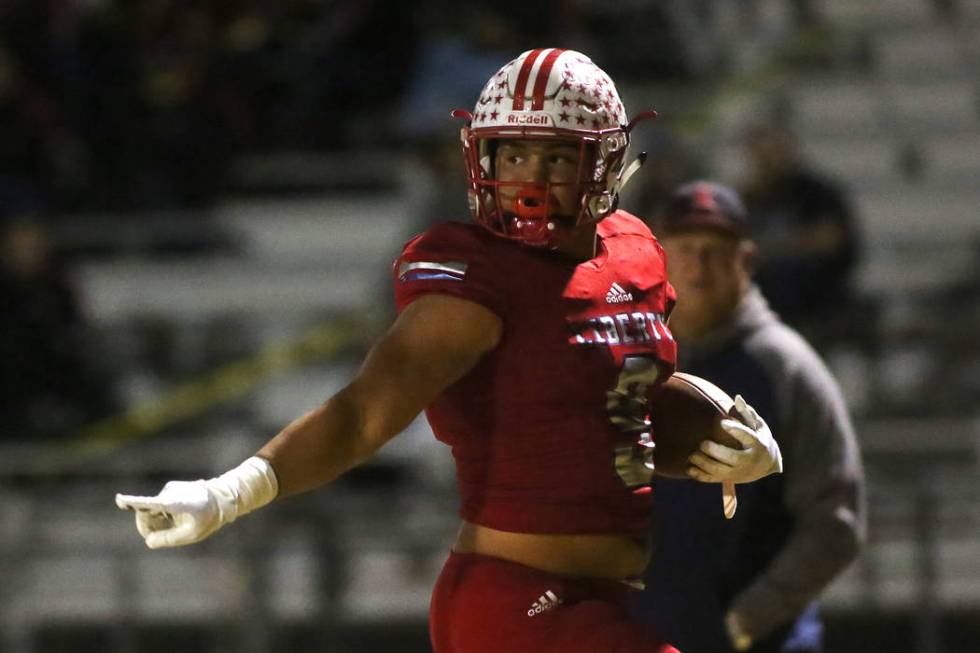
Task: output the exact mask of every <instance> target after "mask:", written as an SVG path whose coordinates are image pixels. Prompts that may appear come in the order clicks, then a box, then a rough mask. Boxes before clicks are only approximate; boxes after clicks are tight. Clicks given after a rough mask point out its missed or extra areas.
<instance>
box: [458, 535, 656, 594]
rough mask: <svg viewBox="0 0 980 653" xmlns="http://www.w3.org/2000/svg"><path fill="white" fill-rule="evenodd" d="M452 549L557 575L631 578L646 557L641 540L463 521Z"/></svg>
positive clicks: (643, 542) (628, 537) (647, 554)
mask: <svg viewBox="0 0 980 653" xmlns="http://www.w3.org/2000/svg"><path fill="white" fill-rule="evenodd" d="M453 551H455V552H456V553H479V554H482V555H486V556H491V557H494V558H501V559H503V560H509V561H511V562H516V563H518V564H521V565H524V566H526V567H532V568H534V569H540V570H541V571H546V572H548V573H552V574H557V575H559V576H569V577H578V578H603V579H609V580H631V579H635V578H638V577H639V576H640V575H641V574H642V573H643V570H644V569H646V566H647V563H648V562H649V561H650V548H649V545H648V543H647V542H646V541H645V540H644V539H643V538H636V537H632V536H629V535H617V534H606V533H603V534H567V535H566V534H538V533H511V532H508V531H498V530H496V529H493V528H488V527H486V526H480V525H478V524H471V523H469V522H465V521H464V522H463V524H462V525H461V526H460V528H459V533H458V534H457V536H456V544H455V545H454V546H453Z"/></svg>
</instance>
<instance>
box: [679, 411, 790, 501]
mask: <svg viewBox="0 0 980 653" xmlns="http://www.w3.org/2000/svg"><path fill="white" fill-rule="evenodd" d="M734 411H735V415H733V417H736V416H737V417H738V418H739V419H723V420H722V421H721V426H722V428H723V429H725V431H726V432H727V433H728V434H729V435H731V436H732V437H733V438H735V439H736V440H738V441H739V442H740V443H741V444H742V448H741V449H733V448H731V447H726V446H725V445H723V444H719V443H717V442H714V441H712V440H705V441H704V442H702V443H701V446H700V449H701V450H700V451H698V452H695V453H693V454H691V457H690V458H689V459H688V460H689V462H690V463H691V465H692V467H691V468H690V469H689V470H688V475H689V476H690V477H691V478H694V479H696V480H698V481H702V482H704V483H721V482H728V483H751V482H752V481H757V480H759V479H760V478H762V477H764V476H768V475H769V474H773V473H779V472H782V471H783V455H782V453H781V452H780V451H779V445H778V444H777V443H776V440H775V438H773V437H772V431H770V430H769V426H768V425H767V424H766V422H765V420H763V419H762V418H761V417H760V416H759V413H757V412H756V411H755V409H754V408H752V406H750V405H748V404H747V403H746V402H745V399H743V398H742V395H735V405H734Z"/></svg>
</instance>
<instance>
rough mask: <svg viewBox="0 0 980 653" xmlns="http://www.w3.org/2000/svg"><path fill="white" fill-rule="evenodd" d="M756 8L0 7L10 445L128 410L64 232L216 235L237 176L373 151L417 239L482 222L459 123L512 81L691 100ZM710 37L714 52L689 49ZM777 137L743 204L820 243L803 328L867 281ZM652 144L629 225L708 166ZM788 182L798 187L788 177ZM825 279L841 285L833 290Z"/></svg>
mask: <svg viewBox="0 0 980 653" xmlns="http://www.w3.org/2000/svg"><path fill="white" fill-rule="evenodd" d="M759 4H761V3H755V2H691V3H677V2H664V3H659V2H658V3H649V2H627V3H613V4H610V3H597V2H590V1H589V0H574V1H567V0H566V1H559V0H547V1H545V2H538V3H527V2H519V1H517V0H502V1H501V2H496V3H493V4H492V5H486V4H476V3H464V4H462V5H460V4H458V3H452V2H449V1H448V0H406V1H404V2H399V3H389V2H382V1H381V0H283V1H282V2H277V3H268V2H258V1H257V0H192V1H178V0H148V1H145V2H127V1H125V0H102V1H99V2H93V1H91V0H7V1H6V2H0V244H2V247H0V300H2V301H3V303H4V307H5V309H4V312H3V314H4V318H3V324H2V325H0V330H2V333H3V334H4V337H3V338H2V342H3V346H4V347H5V350H9V351H7V352H6V353H5V355H4V359H5V362H6V366H5V373H4V378H3V390H4V392H3V397H4V402H5V406H6V407H7V408H8V409H10V410H12V411H15V412H17V413H18V414H19V415H21V416H22V417H21V419H20V420H19V422H18V424H17V425H16V427H15V426H13V425H10V426H11V428H10V429H8V430H9V432H10V433H37V434H40V435H57V434H61V433H67V432H69V431H72V430H73V429H74V428H76V427H77V426H79V425H81V424H84V423H87V422H90V421H91V420H92V419H96V418H98V417H100V416H102V415H105V414H108V413H109V412H111V410H112V409H113V407H114V401H113V399H112V397H111V396H110V394H111V393H110V392H109V391H102V392H97V391H96V389H97V388H100V387H101V388H105V387H106V384H105V383H104V371H103V370H100V369H99V366H98V365H97V363H96V361H95V360H89V358H88V357H86V354H85V352H86V351H88V350H89V348H87V347H86V346H85V339H86V337H87V336H86V331H85V328H84V315H83V311H82V310H81V309H80V305H81V300H80V298H79V297H78V294H77V293H76V292H75V291H74V285H73V283H72V278H71V265H70V264H71V261H70V260H66V258H65V256H63V253H62V252H60V251H58V247H57V244H56V243H54V242H53V241H52V237H51V234H50V231H49V227H50V226H51V223H52V222H54V221H61V222H62V223H65V222H68V221H71V220H72V217H73V216H75V215H79V214H93V213H94V214H99V215H102V216H117V218H115V219H117V220H129V219H131V216H133V215H134V214H139V213H141V212H142V213H146V212H154V211H157V212H159V211H169V212H170V213H168V215H169V216H172V218H170V217H168V219H184V220H201V219H202V218H201V214H200V213H196V212H195V211H194V210H195V209H206V208H207V207H208V206H210V205H211V204H212V203H213V202H214V201H215V200H216V199H217V198H218V197H220V196H221V195H222V194H223V193H226V192H227V191H228V190H229V187H230V186H231V185H233V181H232V179H231V177H232V172H231V171H232V169H233V164H234V162H235V161H236V159H238V158H240V157H243V156H248V155H260V156H261V155H263V154H274V153H277V152H293V151H304V152H310V151H312V152H327V153H337V152H353V151H359V150H369V149H385V150H402V151H405V152H409V153H411V154H412V155H413V156H414V157H415V160H417V161H419V162H420V164H421V166H420V168H421V169H426V170H427V171H428V174H425V175H422V176H420V179H421V180H422V183H421V184H420V185H421V186H423V187H426V188H425V189H424V190H423V191H422V193H421V194H422V196H423V197H424V198H425V199H423V201H421V202H420V203H419V205H418V212H419V214H418V215H417V216H416V219H417V221H418V222H420V223H422V222H425V221H430V220H438V219H446V218H456V219H459V218H461V217H463V216H465V215H466V210H467V209H466V206H465V195H464V193H463V192H462V189H463V186H462V184H463V179H462V172H461V170H462V169H461V166H460V165H459V151H458V141H457V139H456V132H455V129H454V128H453V126H452V124H451V122H450V120H449V117H448V111H449V110H450V109H452V108H456V107H463V108H469V107H470V106H471V105H472V102H473V98H475V97H476V96H477V94H478V92H479V85H480V84H481V83H482V80H484V79H486V78H488V77H489V76H490V75H492V73H493V72H494V71H495V70H496V67H497V66H498V65H499V63H500V61H502V60H505V58H506V57H508V56H513V55H515V54H516V53H518V52H520V51H522V50H524V49H527V48H528V47H532V46H539V45H541V44H552V43H555V44H558V43H560V44H561V45H563V46H564V47H569V48H575V49H579V50H581V51H584V52H588V53H589V54H590V55H591V56H592V57H593V58H594V59H595V60H596V61H601V62H602V65H603V67H604V68H605V69H606V70H608V71H609V72H610V73H611V74H612V75H613V76H614V77H615V78H616V79H617V80H621V81H620V83H621V84H622V83H624V82H625V83H626V84H637V85H642V84H646V83H658V82H661V83H662V82H669V83H670V84H676V85H677V86H679V87H683V86H684V85H685V83H686V82H692V81H694V82H698V81H706V80H710V79H712V78H718V77H722V76H724V75H726V74H731V72H732V70H731V68H732V66H733V65H734V64H733V60H732V59H731V57H729V56H726V52H727V50H726V49H725V47H726V43H725V38H723V35H725V34H728V33H729V32H730V30H729V29H728V28H730V24H729V25H727V27H726V26H724V25H720V24H719V21H722V20H728V21H732V20H734V21H736V22H737V23H739V25H740V27H741V33H743V34H744V33H754V32H759V33H763V32H765V31H766V30H767V29H769V28H771V25H770V24H769V23H767V22H766V21H765V20H764V17H763V16H760V15H759V12H760V10H759V7H758V6H757V5H759ZM787 7H789V8H790V9H789V10H788V12H789V13H788V15H789V16H791V17H792V18H791V21H790V22H791V23H795V26H794V27H793V28H794V29H805V28H806V27H807V26H808V25H810V24H811V23H812V22H813V20H814V18H813V16H812V15H811V13H812V12H810V11H809V9H808V7H809V3H807V2H800V1H797V2H791V3H787ZM712 29H714V30H715V31H712ZM692 30H693V31H694V32H696V33H699V34H702V35H703V36H705V38H703V39H692V38H689V35H690V34H691V33H692ZM715 36H717V38H714V37H715ZM728 38H730V36H729V37H728ZM635 110H638V108H635ZM763 136H764V135H763V134H762V133H761V132H760V133H759V134H757V137H756V138H753V139H751V140H752V142H753V143H755V144H756V146H754V147H755V149H756V150H757V153H758V155H759V156H757V157H755V158H756V159H757V161H760V162H764V161H765V159H766V158H767V157H768V158H769V159H771V160H770V162H769V165H768V167H767V166H766V165H764V164H763V163H760V167H759V168H758V170H757V172H758V174H757V175H756V176H755V177H753V182H752V184H753V187H752V188H749V189H745V191H746V198H747V200H748V201H749V203H750V205H752V206H751V207H750V208H753V209H754V208H757V207H758V208H759V209H760V211H761V212H762V213H765V214H767V215H768V216H769V217H771V218H772V219H771V220H770V219H769V218H766V220H764V221H761V222H760V223H759V224H764V225H765V227H766V228H767V229H768V228H770V227H771V228H772V230H773V232H774V233H776V232H778V233H779V234H781V236H780V237H782V238H783V239H784V243H783V244H785V245H787V247H775V246H773V247H768V248H767V249H768V250H769V251H783V252H789V257H787V258H792V257H795V256H796V255H797V253H798V252H795V251H794V250H792V249H791V248H789V249H788V244H789V243H790V242H791V241H792V239H793V238H797V240H798V239H799V237H798V236H795V235H794V234H795V233H796V230H797V229H798V227H799V228H801V229H809V230H810V231H813V232H819V233H820V234H822V239H820V240H818V241H813V242H818V243H822V245H821V247H822V249H821V247H817V248H816V249H814V248H811V251H808V252H799V254H802V255H804V256H811V257H812V258H813V261H812V262H811V263H812V264H811V263H807V264H805V265H803V266H802V267H801V266H799V265H797V266H796V267H793V268H792V270H790V268H788V267H787V266H790V267H792V266H793V265H795V263H793V262H792V261H787V260H783V261H775V260H774V261H771V262H767V263H768V264H770V267H772V270H771V272H772V273H771V274H769V277H771V279H772V282H773V285H774V288H773V290H772V292H773V295H772V298H773V304H774V306H775V307H776V308H777V310H782V309H783V308H785V309H786V310H787V311H792V310H795V309H794V307H793V306H789V305H787V306H783V305H781V304H780V300H779V298H778V296H777V295H778V293H782V294H783V296H785V297H788V298H793V297H795V296H797V295H794V293H795V292H796V290H795V288H794V287H793V286H792V284H797V285H799V284H803V285H804V286H806V287H807V288H809V289H810V290H811V291H813V292H812V293H811V295H813V296H814V297H816V295H815V294H814V293H819V292H823V296H824V298H825V299H826V300H827V301H826V302H825V303H826V304H827V305H828V306H832V305H833V304H834V303H835V302H836V301H837V297H839V295H835V293H837V292H839V291H840V289H842V288H844V286H845V285H846V277H847V276H848V274H849V270H850V269H851V268H852V267H853V259H854V242H853V241H854V239H853V236H854V234H853V230H852V229H851V227H850V226H849V224H850V220H851V216H850V215H849V213H848V209H847V207H846V206H845V204H844V203H843V200H840V201H838V200H834V199H833V197H834V196H835V194H836V193H837V191H836V190H835V189H833V188H829V187H827V185H826V184H824V185H821V182H815V181H814V182H812V183H811V182H810V181H807V179H809V177H808V176H807V175H808V173H805V172H803V171H802V169H800V168H798V167H797V166H795V165H788V164H789V163H792V162H794V159H793V157H792V154H791V150H792V148H791V147H790V146H789V145H787V144H786V142H785V139H784V141H779V139H778V138H775V137H774V138H773V139H770V141H772V142H770V144H769V145H768V146H767V145H765V144H764V141H765V138H764V137H763ZM643 138H644V139H645V142H642V143H640V144H639V145H638V149H645V150H647V151H650V152H651V156H650V158H649V164H648V167H647V170H646V171H645V173H644V177H645V181H644V188H643V189H642V190H641V191H640V194H639V201H638V202H636V203H635V205H633V206H631V207H630V208H632V209H633V210H636V211H638V212H641V213H643V214H644V215H647V216H648V217H650V218H651V219H652V218H655V217H656V213H657V211H658V210H659V207H660V206H661V203H662V201H663V200H664V198H666V197H667V196H669V194H670V193H671V192H672V191H673V189H674V188H675V187H676V186H677V185H678V184H680V183H682V182H684V181H686V180H688V179H691V178H693V177H695V176H698V175H699V174H701V173H702V172H703V169H704V167H703V166H702V165H700V162H698V161H697V160H696V158H695V157H693V156H691V154H690V153H689V152H687V151H685V150H684V148H683V147H681V146H680V144H679V142H678V139H677V138H676V135H675V134H674V132H673V129H672V123H671V121H670V120H669V119H668V120H667V121H666V122H661V124H660V125H656V126H654V127H653V128H652V129H651V130H648V131H647V132H646V134H645V135H644V136H643ZM760 143H763V144H762V145H759V144H760ZM780 143H782V145H781V144H780ZM780 156H783V159H781V160H780V159H779V158H778V157H780ZM790 168H791V169H792V170H794V173H793V175H785V176H779V175H774V174H773V172H774V171H776V170H780V169H790ZM777 177H778V178H777ZM791 177H792V178H791ZM787 184H788V185H790V186H792V185H793V184H803V185H804V186H806V188H805V189H803V192H819V193H822V194H823V196H825V197H830V198H831V199H828V200H827V201H828V202H830V203H829V204H827V205H826V206H827V210H826V211H823V210H822V209H821V212H818V213H819V214H817V213H814V214H808V215H802V214H800V213H799V211H798V210H797V209H798V207H797V206H796V205H794V204H793V200H792V198H787V197H786V193H789V194H793V193H795V192H796V191H797V190H800V189H798V188H787ZM448 189H454V190H452V191H450V190H448ZM834 202H837V203H836V204H835V203H834ZM763 209H764V211H763ZM127 216H129V217H127ZM797 221H801V222H802V223H803V226H802V227H800V225H797V224H795V222H797ZM102 224H103V225H105V224H111V223H105V222H103V223H102ZM835 224H836V226H835ZM800 233H803V232H802V231H801V232H800ZM756 236H757V237H761V234H757V235H756ZM838 249H840V250H841V251H840V252H837V251H836V250H838ZM820 257H824V259H826V258H827V257H830V259H829V260H824V259H821V258H820ZM834 257H836V258H834ZM818 259H819V260H818ZM807 265H809V267H807ZM814 266H816V267H814ZM820 266H823V267H820ZM817 268H819V269H817ZM827 270H831V271H832V273H833V274H834V275H836V276H837V277H839V279H834V280H831V282H829V285H828V283H827V282H826V280H827V276H826V271H827ZM763 273H764V274H763V276H762V277H761V279H762V281H763V283H764V284H765V283H766V281H765V278H766V274H768V273H766V271H765V270H763ZM808 275H810V276H809V277H808ZM818 276H820V277H821V279H822V282H823V285H821V286H820V287H817V286H816V285H814V282H813V278H817V277H818ZM811 277H812V278H811ZM787 286H788V287H787ZM767 290H768V289H767ZM820 300H821V298H820V297H816V299H815V300H814V301H820ZM808 301H809V300H808ZM810 306H811V308H812V306H813V304H812V302H811V303H810ZM8 309H9V310H8ZM787 317H789V318H790V319H791V320H792V316H791V315H787ZM51 370H57V373H52V372H51ZM93 393H94V394H93ZM96 395H97V396H96ZM8 404H9V405H8Z"/></svg>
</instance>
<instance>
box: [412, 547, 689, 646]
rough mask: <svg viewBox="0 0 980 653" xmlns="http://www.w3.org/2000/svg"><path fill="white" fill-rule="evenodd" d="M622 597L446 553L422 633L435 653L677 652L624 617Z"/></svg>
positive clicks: (598, 585)
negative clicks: (426, 635)
mask: <svg viewBox="0 0 980 653" xmlns="http://www.w3.org/2000/svg"><path fill="white" fill-rule="evenodd" d="M629 591H630V588H629V587H627V586H626V585H624V584H622V583H617V582H614V581H601V580H600V581H594V580H581V579H567V578H562V577H560V576H554V575H552V574H549V573H546V572H543V571H538V570H537V569H532V568H530V567H524V566H522V565H518V564H515V563H512V562H507V561H505V560H500V559H497V558H491V557H488V556H482V555H477V554H472V553H465V554H459V553H453V554H451V555H450V556H449V559H448V560H447V561H446V564H445V566H444V567H443V568H442V573H441V574H440V575H439V580H438V581H437V582H436V587H435V590H434V592H433V594H432V605H431V607H430V613H429V635H430V637H431V639H432V646H433V648H434V650H435V653H500V652H501V651H503V652H505V653H679V652H678V651H677V649H675V648H674V647H673V646H670V645H669V644H665V643H664V642H663V641H662V640H661V639H659V638H657V637H655V636H654V635H653V634H651V633H650V632H649V631H648V630H646V629H645V628H643V627H642V626H640V625H639V624H637V623H635V622H634V621H632V620H631V619H630V617H629V615H628V613H627V611H626V597H627V594H628V592H629Z"/></svg>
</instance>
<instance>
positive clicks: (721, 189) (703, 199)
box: [660, 180, 748, 238]
mask: <svg viewBox="0 0 980 653" xmlns="http://www.w3.org/2000/svg"><path fill="white" fill-rule="evenodd" d="M747 222H748V214H747V212H746V210H745V205H744V204H742V198H741V197H739V195H738V193H737V192H736V191H735V190H734V189H732V188H729V187H728V186H724V185H722V184H718V183H715V182H713V181H702V180H699V181H692V182H689V183H686V184H684V185H683V186H680V187H679V188H678V189H677V190H675V191H674V193H673V195H671V197H670V200H669V201H668V202H667V209H666V211H665V212H664V215H663V219H662V220H661V222H660V230H661V232H662V233H663V234H672V233H680V232H684V231H692V230H695V229H714V230H716V231H721V232H724V233H726V234H729V235H732V236H736V237H739V238H741V237H743V236H744V235H745V232H746V227H747V226H748V224H747Z"/></svg>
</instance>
